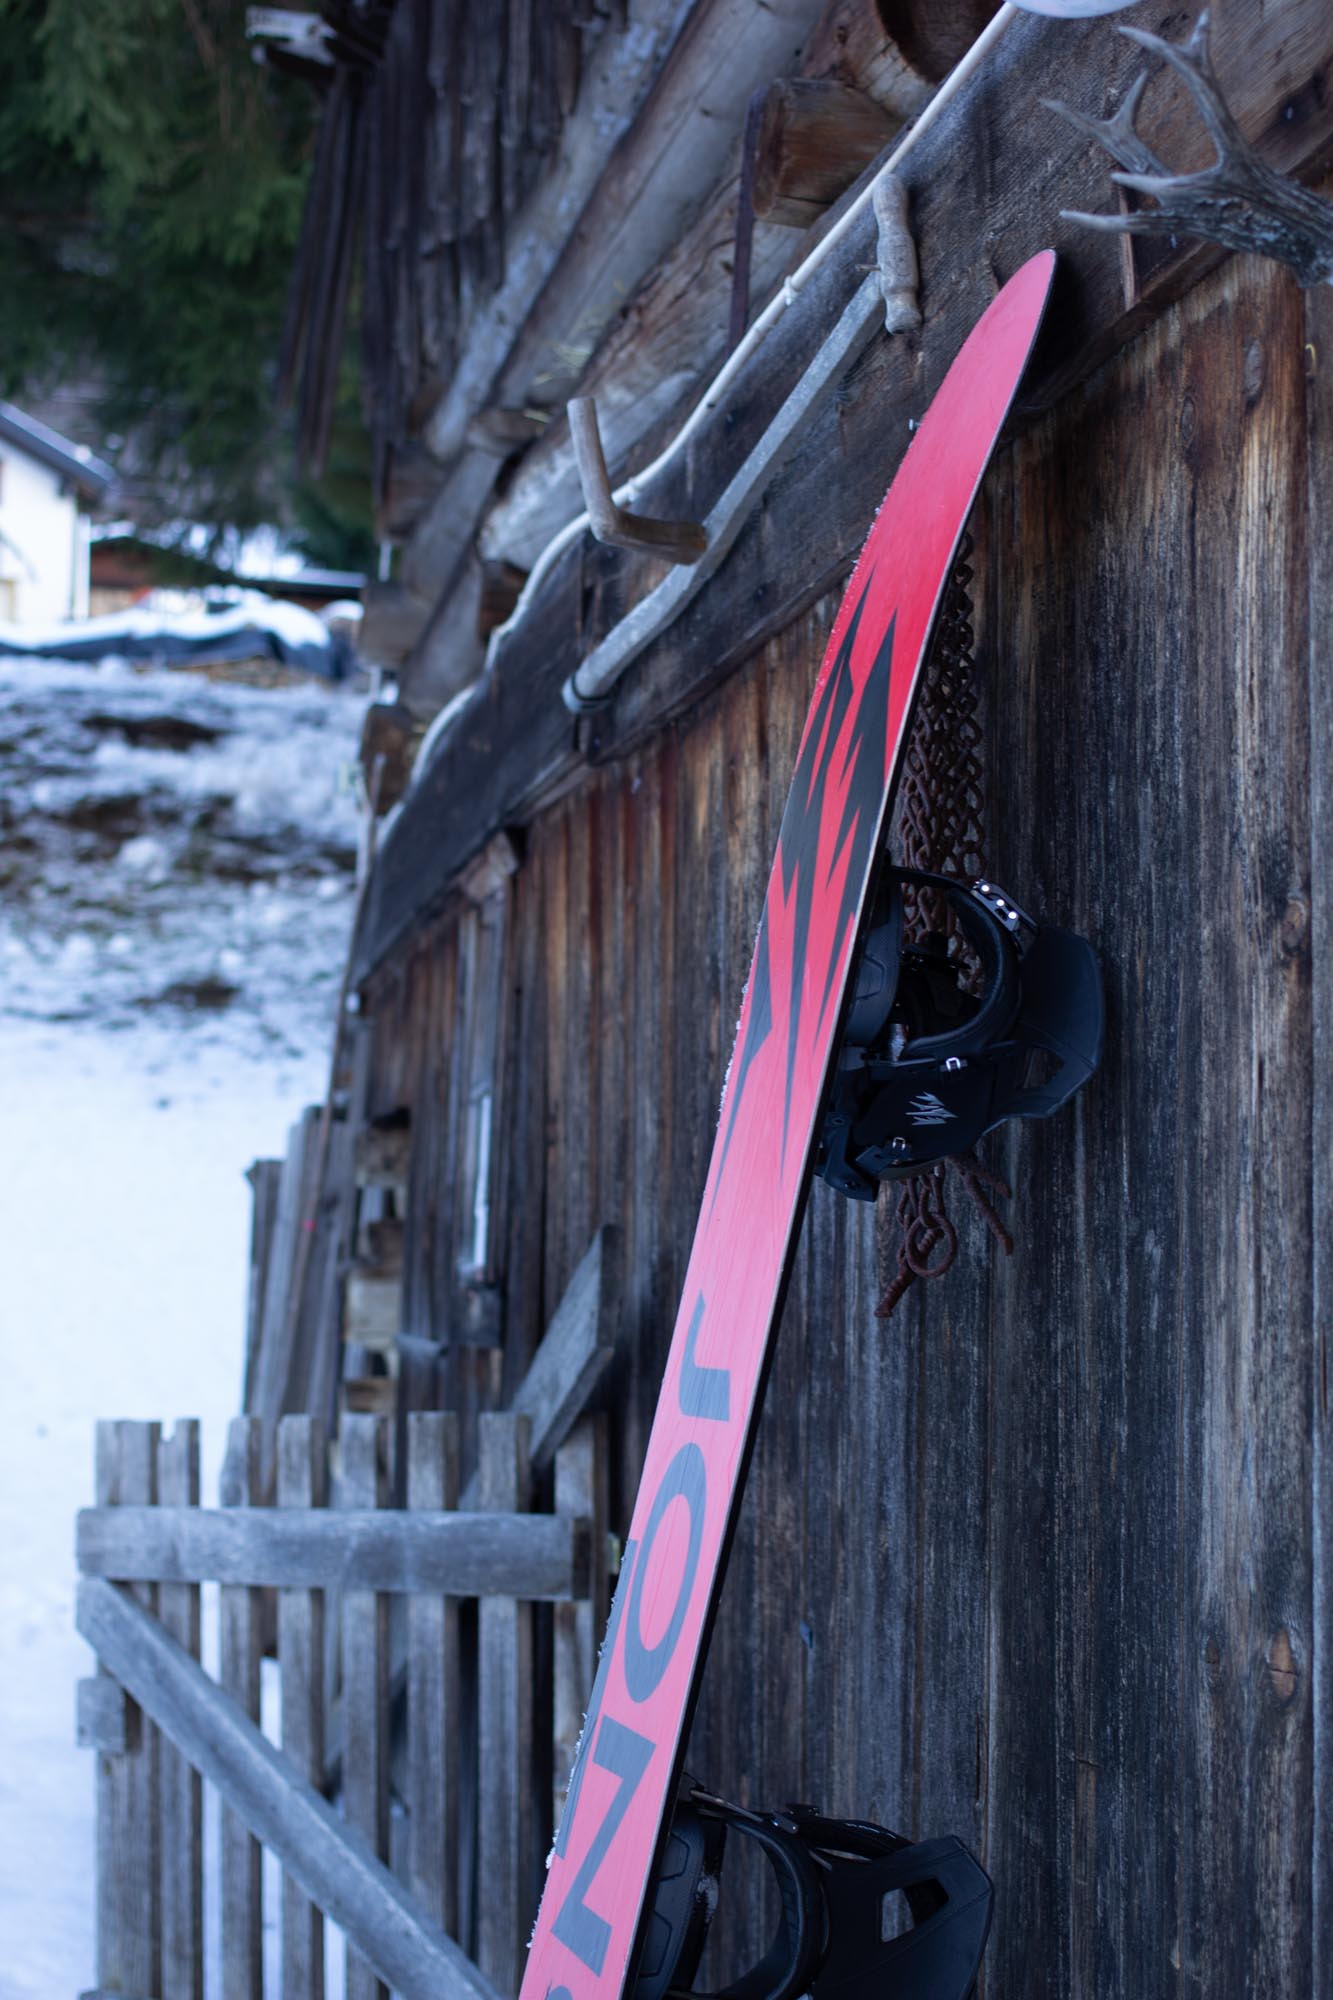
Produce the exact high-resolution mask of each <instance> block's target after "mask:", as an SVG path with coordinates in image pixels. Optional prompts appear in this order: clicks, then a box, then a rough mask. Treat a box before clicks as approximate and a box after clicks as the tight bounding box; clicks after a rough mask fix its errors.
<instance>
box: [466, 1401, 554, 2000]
mask: <svg viewBox="0 0 1333 2000" xmlns="http://www.w3.org/2000/svg"><path fill="white" fill-rule="evenodd" d="M529 1431H530V1425H529V1422H528V1419H527V1418H526V1417H514V1416H509V1415H505V1414H499V1413H496V1412H490V1413H488V1414H486V1415H483V1416H482V1417H480V1418H479V1420H478V1455H477V1485H478V1505H479V1507H481V1508H482V1509H483V1510H484V1511H486V1512H490V1513H504V1512H507V1511H511V1510H512V1511H515V1512H517V1511H518V1510H520V1509H522V1508H523V1507H525V1506H526V1505H527V1502H528V1498H529V1476H528V1436H529ZM477 1623H478V1638H477V1656H478V1657H477V1742H478V1765H479V1771H480V1783H479V1787H478V1800H477V1879H478V1883H479V1889H480V1893H479V1894H478V1897H477V1963H478V1965H480V1967H481V1969H482V1971H483V1972H484V1973H485V1974H486V1976H487V1978H488V1979H491V1980H493V1981H494V1983H495V1984H496V1985H497V1986H498V1987H499V1988H500V1990H501V1992H502V1993H512V1992H517V1990H518V1986H519V1983H520V1980H521V1978H522V1971H523V1959H524V1954H525V1949H526V1944H527V1940H528V1937H529V1935H530V1934H531V1930H532V1920H533V1917H534V1916H535V1914H536V1909H537V1896H538V1888H539V1883H540V1870H541V1850H540V1834H539V1831H538V1819H537V1799H536V1786H535V1783H534V1781H533V1768H532V1754H533V1745H534V1742H535V1740H536V1737H537V1735H538V1733H539V1730H540V1727H541V1724H540V1722H539V1720H538V1718H537V1716H536V1715H535V1714H534V1710H533V1674H532V1642H533V1630H532V1626H533V1610H532V1606H531V1605H530V1604H519V1603H516V1602H514V1601H513V1600H512V1599H509V1598H499V1597H487V1598H483V1599H482V1601H481V1603H480V1604H479V1606H478V1609H477ZM544 1817H545V1815H544V1813H543V1819H544Z"/></svg>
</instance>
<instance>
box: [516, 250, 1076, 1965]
mask: <svg viewBox="0 0 1333 2000" xmlns="http://www.w3.org/2000/svg"><path fill="white" fill-rule="evenodd" d="M1054 265H1055V257H1054V252H1052V251H1044V252H1042V253H1041V254H1040V255H1039V256H1036V257H1034V258H1032V259H1031V260H1030V261H1029V262H1028V263H1026V264H1025V265H1023V267H1022V268H1021V269H1020V270H1019V271H1018V272H1017V273H1016V274H1015V276H1014V277H1012V278H1011V279H1010V280H1009V282H1008V284H1007V285H1005V287H1004V288H1003V290H1002V291H1001V292H1000V293H999V295H998V296H997V297H996V298H995V300H994V301H993V303H992V304H991V306H990V307H989V308H988V310H987V311H986V313H985V314H984V315H983V317H982V318H981V320H980V321H979V322H978V323H977V325H976V327H975V328H974V329H973V331H972V333H971V334H970V335H969V337H968V339H967V341H966V342H965V343H964V345H963V347H962V349H961V351H960V353H959V354H958V356H957V358H956V359H955V361H954V363H953V365H952V367H951V368H950V370H949V372H948V374H947V376H946V377H945V379H944V381H943V382H942V384H941V385H940V388H939V391H938V393H937V394H936V396H935V398H934V400H933V401H932V403H931V406H930V408H929V410H928V411H927V413H926V415H925V417H924V418H923V420H922V422H921V425H920V428H919V429H918V431H917V433H916V435H915V436H914V438H913V440H912V442H911V445H910V446H909V448H908V450H907V453H906V455H905V457H904V459H903V461H902V464H901V466H900V468H899V471H898V474H897V476H896V478H895V479H894V481H893V484H892V486H891V487H890V489H889V492H888V494H887V496H886V498H885V500H884V503H883V506H882V507H881V509H880V511H879V514H878V516H877V518H876V520H875V524H874V526H873V527H872V529H871V531H870V534H869V537H868V538H867V541H866V544H865V547H864V549H863V550H862V553H861V556H860V559H859V561H858V562H857V565H856V568H855V570H854V571H853V573H852V577H851V580H850V582H849V583H848V586H847V590H846V593H845V596H844V598H843V601H842V605H841V607H840V609H839V612H838V616H837V619H836V621H835V623H834V627H833V631H832V634H831V636H830V639H829V642H828V647H827V650H826V652H825V655H824V660H823V664H822V666H821V669H820V673H819V677H818V680H817V682H816V684H815V689H814V694H813V697H812V700H811V705H810V710H809V714H808V717H807V720H806V725H805V730H804V733H803V735H802V738H801V744H800V749H799V751H798V754H797V760H796V771H795V775H794V777H793V780H792V785H791V791H790V793H789V795H788V800H787V805H786V809H785V812H784V814H783V819H782V826H781V831H780V833H779V838H778V849H777V854H776V857H775V859H774V862H773V868H772V872H771V875H770V877H769V881H768V888H767V891H766V895H765V902H764V910H763V916H762V920H761V922H760V927H759V935H758V939H757V941H756V945H755V952H754V959H753V962H752V964H751V968H750V976H749V980H748V983H747V986H746V991H745V998H744V1002H743V1005H742V1010H741V1018H740V1025H739V1027H738V1029H737V1035H736V1042H735V1047H734V1050H733V1054H732V1060H731V1066H730V1069H729V1072H728V1076H727V1083H726V1089H725V1093H724V1096H723V1100H722V1109H721V1115H720V1119H719V1124H718V1131H717V1138H716V1141H715V1143H714V1148H713V1154H712V1160H711V1164H710V1167H709V1172H708V1180H707V1184H706V1187H705V1191H704V1197H703V1205H702V1208H701V1211H700V1216H699V1222H698V1227H697V1229H696V1233H695V1238H694V1244H693V1248H692V1251H691V1255H690V1260H689V1265H688V1268H687V1272H686V1278H685V1289H684V1295H683V1297H682V1300H681V1306H680V1312H679V1316H678V1318H677V1321H676V1326H675V1331H674V1333H673V1336H672V1341H671V1347H670V1351H669V1354H668V1357H667V1364H666V1372H665V1376H664V1379H663V1384H662V1393H661V1397H660V1400H659V1403H658V1407H657V1414H656V1417H655V1419H654V1422H653V1428H652V1433H651V1435H650V1438H649V1441H648V1448H647V1453H646V1456H645V1462H644V1468H643V1475H642V1480H641V1483H640V1487H639V1493H638V1498H637V1501H636V1503H635V1508H634V1516H633V1520H632V1522H631V1526H630V1532H629V1536H628V1539H627V1541H626V1544H625V1553H624V1559H623V1563H622V1567H621V1573H620V1578H619V1582H618V1585H617V1588H616V1592H615V1598H614V1601H613V1604H612V1609H611V1617H610V1621H609V1624H608V1627H607V1633H606V1638H605V1642H604V1644H603V1648H602V1655H601V1660H600V1664H599V1667H598V1672H597V1679H596V1684H595V1686H594V1689H593V1695H592V1700H591V1703H590V1706H589V1710H588V1717H587V1721H586V1723H585V1726H584V1731H583V1737H582V1741H581V1743H580V1746H579V1754H578V1757H577V1759H576V1762H575V1768H574V1773H573V1777H572V1779H571V1783H570V1788H569V1795H568V1798H567V1801H566V1805H565V1810H564V1814H563V1816H562V1819H561V1823H560V1828H559V1831H558V1833H557V1836H556V1841H555V1847H554V1850H553V1852H552V1855H551V1858H550V1863H549V1870H548V1875H547V1881H546V1888H545V1892H544V1895H543V1897H542V1903H541V1908H540V1911H539V1912H538V1917H537V1924H536V1929H535V1931H534V1934H533V1938H532V1944H531V1948H530V1950H529V1955H528V1964H527V1970H526V1973H525V1976H524V1981H523V1987H522V2000H616V1996H618V1995H619V1994H621V1993H623V1992H624V1990H625V1988H626V1986H627V1983H628V1982H629V1980H630V1978H631V1976H632V1973H633V1968H634V1953H635V1942H636V1937H637V1935H638V1932H639V1927H640V1922H641V1918H642V1912H643V1907H644V1903H645V1899H646V1896H647V1892H648V1888H649V1885H650V1882H651V1880H652V1875H653V1871H654V1867H655V1863H656V1857H657V1855H658V1853H659V1850H660V1847H661V1844H662V1842H663V1839H664V1836H665V1833H666V1830H667V1828H668V1826H669V1822H670V1818H671V1812H672V1808H673V1805H674V1801H675V1795H676V1787H677V1784H678V1780H679V1770H680V1760H681V1756H682V1753H683V1749H684V1741H685V1734H686V1731H687V1729H688V1725H689V1719H690V1714H691V1711H692V1707H693V1700H694V1695H695V1691H696V1687H697V1682H698V1676H699V1672H700V1668H701V1665H702V1660H703V1654H704V1651H705V1649H706V1644H707V1637H708V1630H709V1626H710V1623H711V1619H712V1614H713V1610H714V1607H715V1605H716V1601H717V1595H718V1592H719V1590H720V1587H721V1579H722V1571H723V1565H724V1561H725V1556H726V1550H727V1546H728V1543H729V1539H730V1534H731V1530H732V1527H733V1525H734V1520H735V1514H736V1508H737V1503H738V1500H739V1496H740V1491H741V1487H742V1484H743V1479H744V1471H745V1466H746V1462H747V1459H748V1454H749V1450H750V1446H751V1442H752V1438H753V1432H754V1425H755V1419H756V1417H757V1414H758V1409H759V1402H760V1398H761V1395H762V1389H763V1383H764V1378H765V1375H766V1370H767V1362H768V1357H769V1351H770V1345H771V1340H772V1335H773V1332H774V1329H775V1328H776V1325H777V1320H778V1315H779V1312H780V1309H781V1303H782V1296H783V1292H784V1288H785V1285H786V1280H787V1276H788V1272H789V1270H790V1266H791V1260H792V1256H793V1253H794V1248H795V1242H796V1236H797V1232H798V1230H799V1227H800V1221H801V1216H802V1213H803V1208H804V1202H805V1198H806V1195H807V1192H808V1188H809V1182H810V1170H811V1161H812V1154H813V1149H814V1143H815V1138H816V1135H817V1133H818V1130H819V1123H820V1117H821V1111H822V1106H823V1103H824V1099H825V1095H826V1090H827V1085H828V1079H829V1072H830V1066H831V1062H832V1058H833V1055H834V1052H835V1050H836V1047H837V1040H838V1033H839V1027H840V1023H841V1020H842V1017H843V1014H844V1010H845V1002H846V997H847V988H848V982H849V975H850V972H851V968H852V963H853V954H854V949H855V945H856V941H857V935H858V930H859V927H860V924H861V920H862V916H863V912H864V909H865V905H866V901H867V896H868V892H869V889H870V885H871V880H872V876H873V873H874V869H875V864H876V862H877V859H878V857H879V855H880V853H881V851H882V846H883V838H884V830H885V827H886V824H887V819H888V814H889V811H890V809H891V806H892V803H893V795H894V790H895V787H896V784H897V779H898V773H899V768H900V763H901V759H902V754H903V750H904V747H905V744H906V740H907V731H908V726H909V723H910V719H911V710H912V702H913V698H914V695H915V693H916V690H917V686H918V681H919V678H920V675H921V669H922V666H923V663H924V661H925V658H926V653H927V649H928V646H929V642H930V638H931V632H932V627H933V624H934V620H935V616H936V613H937V611H938V609H939V606H940V602H941V599H942V596H943V592H944V587H945V583H946V581H947V578H948V575H949V573H950V570H951V567H952V565H953V562H954V559H955V555H956V552H957V548H958V544H959V541H960V538H961V536H962V532H963V528H964V525H965V523H966V521H967V517H968V514H969V512H970V511H971V508H972V504H973V501H974V499H975V497H976V492H977V488H978V486H979V484H980V481H981V478H982V475H983V473H984V472H985V469H986V465H987V462H988V461H989V458H990V455H991V452H992V450H993V449H994V445H995V442H996V439H997V437H998V436H999V433H1000V430H1001V427H1002V425H1003V423H1004V420H1005V416H1006V414H1007V412H1008V410H1009V406H1010V404H1011V402H1012V399H1013V396H1014V392H1015V390H1016V389H1017V386H1018V383H1019V380H1020V378H1021V376H1022V373H1023V370H1024V367H1025V365H1026V362H1027V359H1028V355H1029V353H1030V351H1031V347H1032V342H1033V340H1034V338H1035V335H1036V331H1037V327H1038V325H1039V324H1040V320H1041V316H1042V312H1043V309H1044V307H1045V304H1046V299H1047V296H1048V293H1049V290H1050V285H1051V279H1052V275H1053V271H1054ZM756 1664H757V1665H758V1666H760V1667H761V1666H762V1663H756Z"/></svg>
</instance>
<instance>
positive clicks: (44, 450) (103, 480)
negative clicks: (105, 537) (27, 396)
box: [0, 402, 116, 500]
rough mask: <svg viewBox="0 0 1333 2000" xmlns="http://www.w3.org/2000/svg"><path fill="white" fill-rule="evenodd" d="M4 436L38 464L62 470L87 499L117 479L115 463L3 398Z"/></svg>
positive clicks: (0, 428) (0, 434)
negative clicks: (105, 460) (4, 401)
mask: <svg viewBox="0 0 1333 2000" xmlns="http://www.w3.org/2000/svg"><path fill="white" fill-rule="evenodd" d="M0 439H2V440H3V441H4V442H5V443H6V444H12V445H13V446H14V447H15V449H16V450H18V451H23V452H26V453H27V454H28V457H29V458H35V459H36V460H37V462H38V464H40V465H45V466H49V467H50V469H51V471H52V472H58V473H60V474H61V475H62V477H63V478H65V479H67V480H68V481H69V483H70V485H71V486H73V487H74V488H75V489H76V490H77V492H78V493H79V495H80V496H81V498H83V499H85V500H100V499H101V497H102V495H103V494H104V493H105V492H106V490H107V488H108V487H109V486H112V485H114V483H115V477H116V475H115V473H114V472H113V471H112V470H111V467H110V466H109V465H105V464H103V462H102V460H101V459H100V458H95V457H94V455H93V453H92V452H90V451H89V449H88V447H87V445H83V444H72V443H71V442H70V440H69V439H68V438H67V437H62V436H61V435H60V432H59V431H53V430H52V429H51V427H50V426H49V424H42V423H39V422H38V421H37V419H36V417H29V416H26V415H25V414H24V412H23V411H22V410H19V409H16V408H15V407H14V405H13V403H3V402H0Z"/></svg>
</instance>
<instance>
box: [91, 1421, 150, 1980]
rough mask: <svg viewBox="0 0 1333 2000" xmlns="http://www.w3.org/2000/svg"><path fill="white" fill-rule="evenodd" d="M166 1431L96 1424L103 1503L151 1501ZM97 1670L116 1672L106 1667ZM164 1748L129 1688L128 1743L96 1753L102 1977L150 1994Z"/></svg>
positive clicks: (139, 1588) (141, 1591) (142, 1591)
mask: <svg viewBox="0 0 1333 2000" xmlns="http://www.w3.org/2000/svg"><path fill="white" fill-rule="evenodd" d="M161 1435H162V1427H161V1425H160V1424H136V1423H100V1424H98V1426H97V1476H96V1493H97V1504H98V1505H99V1507H117V1506H141V1507H146V1506H151V1504H152V1502H153V1501H154V1500H155V1499H156V1497H157V1448H158V1443H159V1441H160V1439H161ZM132 1594H133V1596H135V1597H136V1598H137V1599H138V1601H139V1603H140V1604H142V1605H143V1606H144V1608H145V1609H146V1610H147V1611H150V1612H156V1610H157V1589H156V1587H155V1586H154V1585H153V1584H148V1583H141V1584H135V1585H134V1586H133V1587H132ZM98 1676H99V1678H108V1679H109V1678H110V1677H109V1676H107V1675H106V1672H105V1669H104V1668H102V1667H99V1668H98ZM159 1748H160V1745H159V1741H158V1734H157V1731H156V1729H154V1727H153V1725H152V1724H151V1723H150V1722H149V1721H148V1720H147V1718H146V1717H145V1716H144V1715H143V1713H142V1711H141V1710H140V1708H139V1706H138V1704H137V1703H136V1702H133V1701H131V1700H130V1699H129V1697H128V1695H127V1696H126V1697H125V1748H124V1750H123V1751H122V1752H120V1753H119V1754H108V1753H106V1752H104V1751H101V1750H99V1751H98V1753H97V1984H98V1986H99V1988H102V1989H104V1990H106V1991H109V1992H113V1993H114V1992H120V1993H140V1994H144V1995H149V1996H152V2000H157V1996H158V1994H159V1993H160V1991H161V1984H160V1982H161V1977H162V1904H161V1884H160V1878H159V1874H158V1855H159V1845H158V1816H157V1806H158V1793H157V1767H158V1753H159Z"/></svg>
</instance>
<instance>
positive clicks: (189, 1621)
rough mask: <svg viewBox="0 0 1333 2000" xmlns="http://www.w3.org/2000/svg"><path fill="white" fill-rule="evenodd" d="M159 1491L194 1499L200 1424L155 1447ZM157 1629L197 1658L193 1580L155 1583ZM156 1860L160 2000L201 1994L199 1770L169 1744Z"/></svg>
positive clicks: (167, 1499) (182, 1502)
mask: <svg viewBox="0 0 1333 2000" xmlns="http://www.w3.org/2000/svg"><path fill="white" fill-rule="evenodd" d="M157 1497H158V1504H159V1506H160V1507H163V1508H180V1509H191V1510H192V1509H194V1508H197V1507H198V1505H199V1423H198V1420H197V1418H194V1417H182V1418H180V1419H178V1421H177V1423H176V1426H175V1429H174V1430H173V1431H172V1433H171V1435H170V1436H169V1437H164V1438H161V1439H160V1440H159V1442H158V1447H157ZM157 1602H158V1617H159V1619H160V1620H161V1624H162V1629H163V1631H164V1632H165V1633H166V1634H167V1635H168V1637H169V1638H172V1639H174V1640H175V1642H176V1644H177V1645H178V1646H179V1647H180V1648H181V1649H182V1651H183V1652H185V1653H186V1654H188V1655H189V1657H190V1658H191V1659H192V1660H197V1659H198V1658H199V1639H200V1623H199V1613H200V1601H199V1586H198V1585H197V1584H191V1583H161V1584H159V1586H158V1593H157ZM158 1798H159V1807H158V1811H159V1823H160V1826H161V1842H162V1846H161V1863H162V1887H161V1899H162V1973H161V1980H162V1984H161V1993H162V2000H203V1991H204V1801H203V1786H202V1783H201V1780H200V1777H199V1773H198V1772H197V1771H195V1770H193V1769H192V1768H191V1766H190V1764H189V1763H188V1762H187V1760H186V1759H185V1758H184V1757H182V1755H181V1754H180V1752H179V1751H178V1750H176V1749H174V1748H173V1747H172V1746H171V1745H170V1744H169V1743H164V1744H163V1745H162V1746H161V1751H160V1754H159V1761H158Z"/></svg>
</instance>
